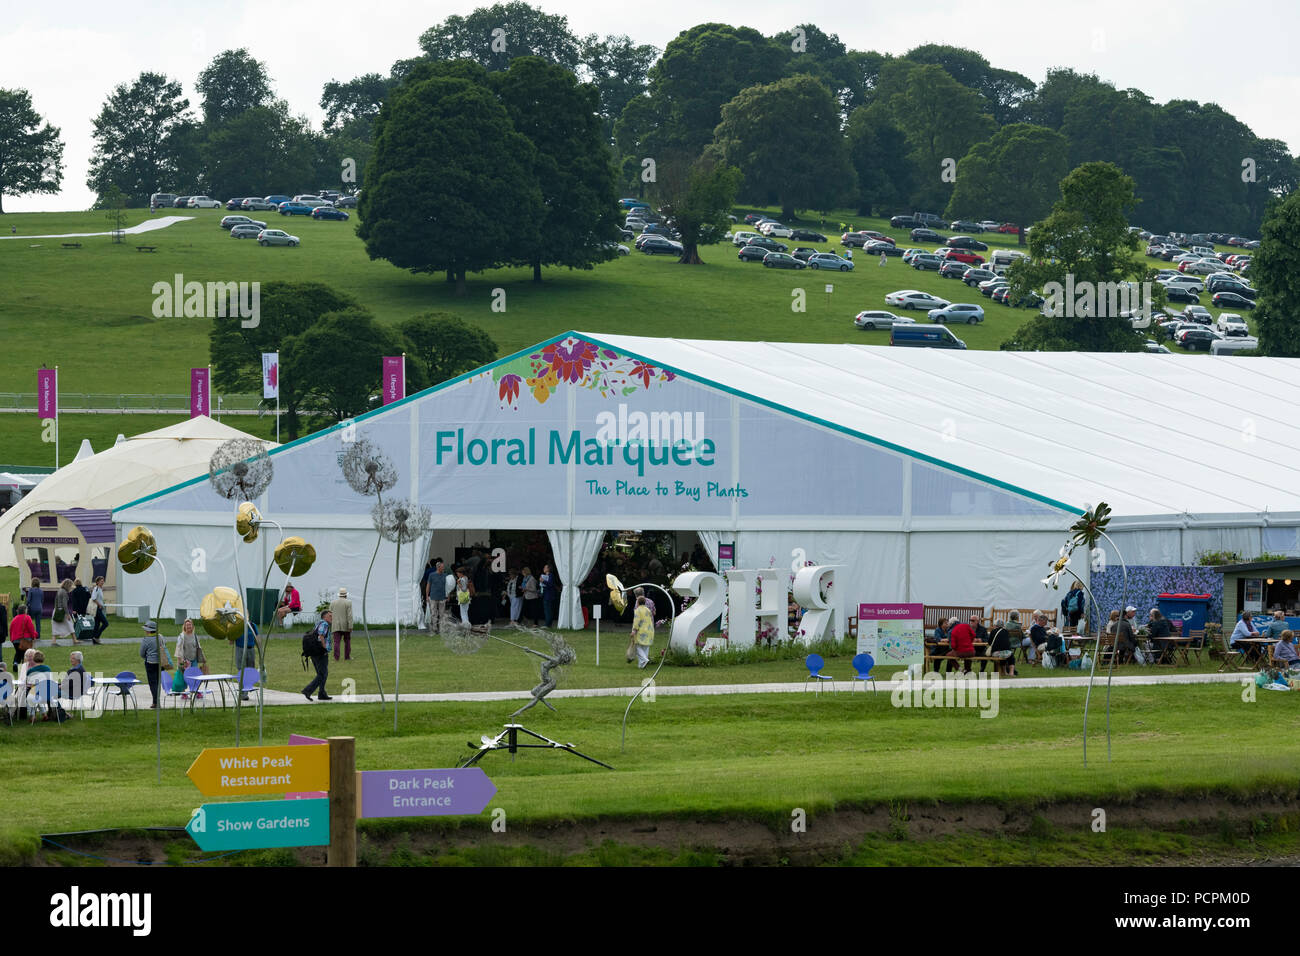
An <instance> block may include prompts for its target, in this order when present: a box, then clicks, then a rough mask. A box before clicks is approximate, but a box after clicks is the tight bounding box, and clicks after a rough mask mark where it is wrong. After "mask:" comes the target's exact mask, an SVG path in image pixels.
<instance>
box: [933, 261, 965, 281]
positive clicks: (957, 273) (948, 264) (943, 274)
mask: <svg viewBox="0 0 1300 956" xmlns="http://www.w3.org/2000/svg"><path fill="white" fill-rule="evenodd" d="M969 268H970V266H969V265H968V264H966V263H965V262H958V261H957V260H956V259H948V260H946V261H945V262H944V264H943V265H941V266H940V267H939V277H940V278H942V279H960V278H961V277H962V276H964V275H965V274H966V270H967V269H969Z"/></svg>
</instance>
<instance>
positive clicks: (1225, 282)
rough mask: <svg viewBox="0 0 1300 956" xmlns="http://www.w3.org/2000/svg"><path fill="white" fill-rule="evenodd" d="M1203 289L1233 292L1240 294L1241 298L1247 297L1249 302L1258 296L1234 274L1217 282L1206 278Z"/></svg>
mask: <svg viewBox="0 0 1300 956" xmlns="http://www.w3.org/2000/svg"><path fill="white" fill-rule="evenodd" d="M1205 291H1206V292H1235V293H1236V294H1237V295H1239V296H1242V297H1243V298H1247V299H1249V300H1250V301H1251V302H1254V301H1255V300H1257V299H1258V298H1259V293H1258V292H1256V291H1255V290H1254V289H1253V288H1251V287H1250V286H1248V285H1246V283H1244V282H1242V281H1241V280H1240V279H1238V278H1237V277H1236V276H1233V277H1232V278H1231V279H1220V280H1218V281H1217V282H1216V281H1213V280H1211V279H1207V280H1206V282H1205Z"/></svg>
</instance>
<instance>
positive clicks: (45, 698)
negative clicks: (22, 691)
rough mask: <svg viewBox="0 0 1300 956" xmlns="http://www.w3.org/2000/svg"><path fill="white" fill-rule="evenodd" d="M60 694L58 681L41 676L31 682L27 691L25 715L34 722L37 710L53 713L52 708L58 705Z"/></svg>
mask: <svg viewBox="0 0 1300 956" xmlns="http://www.w3.org/2000/svg"><path fill="white" fill-rule="evenodd" d="M60 696H61V692H60V691H59V682H58V681H56V680H55V679H54V678H53V677H45V678H42V679H40V680H38V681H37V682H36V683H35V684H33V685H32V688H31V690H29V691H28V692H27V716H28V719H29V720H30V721H31V723H36V714H37V712H40V713H43V714H50V713H53V712H54V708H55V707H57V706H58V700H59V697H60ZM62 722H63V721H59V723H62Z"/></svg>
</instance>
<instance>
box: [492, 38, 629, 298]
mask: <svg viewBox="0 0 1300 956" xmlns="http://www.w3.org/2000/svg"><path fill="white" fill-rule="evenodd" d="M491 82H492V86H493V88H494V89H495V91H496V94H497V97H498V99H500V100H501V102H502V103H503V104H504V106H505V108H506V112H507V113H508V114H509V115H510V119H511V121H512V122H513V124H514V128H515V131H516V132H519V133H522V134H523V135H524V136H526V137H528V140H529V142H531V143H532V144H533V169H532V176H533V179H534V180H535V181H536V182H537V183H538V184H539V186H540V188H541V197H542V204H543V207H544V211H543V213H542V217H541V221H540V223H538V229H537V231H536V234H535V238H534V239H533V241H532V244H531V245H524V244H523V243H519V244H518V246H519V255H518V259H519V261H520V262H521V263H522V264H525V265H531V266H532V267H533V281H534V282H541V281H542V266H543V265H544V264H545V265H562V266H568V267H569V268H570V269H590V268H591V267H592V266H593V265H594V264H595V263H597V262H603V261H605V260H606V259H610V258H612V257H613V255H614V254H615V253H614V251H612V250H611V249H610V247H609V246H608V245H606V243H608V242H609V241H610V240H612V239H614V238H615V237H616V236H617V235H618V220H617V218H616V210H617V209H618V193H617V192H616V191H615V188H614V168H613V166H612V164H611V158H612V157H611V155H610V152H609V149H608V147H606V145H605V143H604V136H603V133H602V131H601V123H600V117H599V115H598V113H597V109H598V107H599V93H598V92H597V90H596V88H595V87H594V86H591V85H590V84H579V83H578V80H577V77H575V76H574V75H573V73H571V72H570V71H568V70H566V69H565V68H564V67H562V66H557V65H555V64H553V63H547V62H546V61H545V60H543V59H541V58H540V57H535V56H528V57H520V58H519V59H517V60H515V61H514V62H513V63H511V64H510V69H508V70H506V71H505V72H504V73H493V74H492V75H491Z"/></svg>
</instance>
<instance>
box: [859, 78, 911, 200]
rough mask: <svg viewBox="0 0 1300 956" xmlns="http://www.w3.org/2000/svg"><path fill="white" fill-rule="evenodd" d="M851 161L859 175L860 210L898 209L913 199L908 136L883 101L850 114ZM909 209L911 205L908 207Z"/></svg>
mask: <svg viewBox="0 0 1300 956" xmlns="http://www.w3.org/2000/svg"><path fill="white" fill-rule="evenodd" d="M846 136H847V138H848V144H849V161H850V162H851V163H852V164H853V169H854V171H855V172H856V173H857V177H858V203H857V205H858V212H859V213H861V214H862V215H864V216H869V215H871V213H872V211H873V210H874V211H875V212H877V213H878V214H880V215H887V214H889V212H890V211H891V210H892V211H893V212H898V211H900V210H902V208H903V206H905V205H907V203H908V200H909V199H910V198H911V195H912V190H913V188H914V183H913V181H912V176H913V169H912V164H911V162H909V161H908V158H907V136H906V134H905V133H904V132H903V131H902V130H901V129H899V128H898V127H897V126H895V125H894V124H893V122H891V120H890V118H889V110H888V108H887V107H886V106H885V105H884V104H883V103H873V104H872V105H870V106H860V107H858V108H857V109H856V110H854V111H853V113H852V115H850V116H849V126H848V129H847V130H846ZM909 208H910V207H909Z"/></svg>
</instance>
